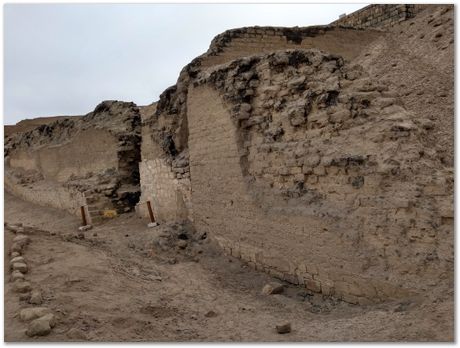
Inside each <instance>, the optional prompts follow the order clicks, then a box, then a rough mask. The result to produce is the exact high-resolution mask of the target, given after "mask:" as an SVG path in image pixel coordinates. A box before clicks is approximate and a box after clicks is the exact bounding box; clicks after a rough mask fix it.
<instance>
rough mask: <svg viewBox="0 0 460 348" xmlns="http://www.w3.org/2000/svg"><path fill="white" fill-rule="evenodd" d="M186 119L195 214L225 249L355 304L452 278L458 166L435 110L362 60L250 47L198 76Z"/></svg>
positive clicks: (198, 223)
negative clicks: (436, 139) (443, 146)
mask: <svg viewBox="0 0 460 348" xmlns="http://www.w3.org/2000/svg"><path fill="white" fill-rule="evenodd" d="M187 118H188V121H187V122H188V125H189V152H190V174H191V178H192V187H193V190H192V204H193V218H194V222H195V226H196V228H197V229H199V230H202V231H205V232H207V233H208V235H209V236H212V237H214V238H215V239H216V240H217V241H218V242H219V244H220V245H221V246H222V248H223V249H224V250H225V251H226V252H228V253H231V254H232V255H234V256H237V257H241V258H242V259H244V260H246V261H248V262H249V264H251V265H253V266H254V267H255V268H257V269H260V270H264V271H266V272H269V273H271V274H273V275H275V276H277V277H280V278H283V279H286V280H288V281H290V282H292V283H298V284H304V285H305V286H306V287H307V288H308V289H310V290H311V291H316V292H322V293H323V294H326V295H330V294H334V295H335V296H338V297H341V298H343V299H345V300H346V301H349V302H353V303H358V302H359V303H366V302H368V301H376V300H384V299H388V298H397V297H401V296H405V295H407V294H410V293H414V292H415V293H416V292H420V291H423V290H424V289H426V284H425V283H424V281H423V280H426V279H446V278H448V274H449V272H450V271H451V270H452V257H453V253H452V246H451V243H450V242H449V237H448V236H449V235H450V233H451V229H452V223H453V221H452V218H453V208H452V200H453V196H452V192H453V177H452V173H449V172H446V171H445V170H444V169H442V168H439V166H438V165H437V160H436V158H435V156H434V155H433V154H432V153H431V152H430V150H429V149H427V148H424V146H423V141H422V140H423V138H424V137H426V136H427V133H429V130H430V122H429V120H425V119H423V118H418V119H417V118H414V117H413V116H412V115H410V113H409V112H408V111H407V110H406V109H405V108H404V106H403V105H402V104H401V102H400V100H399V98H398V95H397V93H396V92H395V91H392V90H389V88H388V86H387V85H386V84H385V83H381V82H373V81H371V80H370V79H369V78H368V77H367V75H366V73H365V72H364V71H363V70H362V69H361V68H360V67H359V66H348V65H346V64H344V61H343V59H342V58H341V57H339V56H335V55H330V54H325V53H321V52H319V51H315V50H309V51H286V52H278V53H273V54H269V55H259V56H253V57H247V58H243V59H240V60H237V61H234V62H231V63H229V64H227V65H223V66H219V67H216V69H214V70H212V69H208V70H207V71H206V70H205V71H203V72H202V73H199V74H198V75H197V77H196V79H195V80H194V83H193V84H191V87H190V89H189V92H188V98H187ZM446 238H447V240H446Z"/></svg>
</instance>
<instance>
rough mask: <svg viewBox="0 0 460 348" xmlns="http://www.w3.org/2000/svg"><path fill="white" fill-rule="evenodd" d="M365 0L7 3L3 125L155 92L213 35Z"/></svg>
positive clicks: (331, 11)
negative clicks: (325, 0) (324, 0)
mask: <svg viewBox="0 0 460 348" xmlns="http://www.w3.org/2000/svg"><path fill="white" fill-rule="evenodd" d="M364 6H365V4H252V5H250V4H94V5H93V4H6V5H5V7H4V73H5V74H4V124H14V123H16V122H18V121H19V120H21V119H25V118H34V117H40V116H55V115H81V114H86V113H87V112H90V111H91V110H93V109H94V107H95V106H96V105H97V104H98V103H99V102H100V101H102V100H106V99H118V100H124V101H133V102H135V103H136V104H138V105H145V104H150V103H151V102H153V101H156V100H157V99H158V97H159V95H160V93H161V92H162V91H163V90H164V89H166V88H167V87H169V86H171V85H173V84H174V83H175V82H176V79H177V77H178V75H179V72H180V70H181V69H182V67H184V66H185V65H186V64H187V63H189V62H190V61H191V60H192V59H193V58H195V57H196V56H198V55H200V54H202V53H204V52H205V51H206V50H207V49H208V47H209V44H210V42H211V40H212V38H213V37H214V36H216V35H217V34H219V33H221V32H223V31H225V30H227V29H232V28H237V27H243V26H254V25H259V26H264V25H267V26H309V25H317V24H328V23H330V22H332V21H333V20H335V19H337V18H338V16H339V15H340V14H342V13H350V12H353V11H355V10H358V9H359V8H361V7H364Z"/></svg>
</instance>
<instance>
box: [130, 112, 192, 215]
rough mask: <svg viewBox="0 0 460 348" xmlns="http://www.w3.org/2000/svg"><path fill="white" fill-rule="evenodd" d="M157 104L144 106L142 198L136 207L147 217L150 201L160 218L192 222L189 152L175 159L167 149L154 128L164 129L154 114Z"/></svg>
mask: <svg viewBox="0 0 460 348" xmlns="http://www.w3.org/2000/svg"><path fill="white" fill-rule="evenodd" d="M156 107H157V106H156V104H152V105H150V106H147V107H143V108H141V116H142V124H143V126H142V138H143V142H142V147H141V150H142V151H141V152H142V161H141V163H139V169H140V180H141V197H140V200H139V204H138V205H137V207H136V210H137V212H138V214H139V215H140V216H143V217H145V218H148V217H149V212H148V208H147V204H146V202H147V201H150V202H151V204H152V209H153V212H154V215H155V219H156V220H157V221H159V222H163V223H168V222H183V221H190V220H191V219H192V217H191V211H192V210H191V191H190V187H191V183H190V170H189V165H188V151H187V150H185V151H182V152H181V153H180V154H175V156H174V158H173V156H171V154H168V153H166V152H165V151H164V149H163V147H162V146H161V142H160V141H159V139H158V136H157V135H158V133H157V132H156V131H155V129H156V128H157V127H159V128H162V126H159V125H158V118H157V116H156V115H155V113H156ZM152 124H153V126H152Z"/></svg>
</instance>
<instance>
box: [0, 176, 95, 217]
mask: <svg viewBox="0 0 460 348" xmlns="http://www.w3.org/2000/svg"><path fill="white" fill-rule="evenodd" d="M4 185H5V190H6V191H8V192H10V193H12V194H13V195H15V196H17V197H20V198H22V199H24V200H26V201H29V202H32V203H35V204H38V205H42V206H48V207H53V208H56V209H62V210H66V211H68V212H69V213H70V214H72V215H76V216H81V214H80V207H81V206H83V205H85V204H86V199H85V196H84V195H83V193H81V192H79V191H78V190H75V189H71V188H66V187H63V186H56V185H54V184H53V183H52V182H49V181H41V182H37V183H34V184H33V186H32V185H24V183H22V182H18V180H17V179H16V178H15V177H14V176H12V175H10V174H9V173H8V172H5V177H4Z"/></svg>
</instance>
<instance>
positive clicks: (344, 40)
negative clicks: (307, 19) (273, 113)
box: [199, 26, 381, 68]
mask: <svg viewBox="0 0 460 348" xmlns="http://www.w3.org/2000/svg"><path fill="white" fill-rule="evenodd" d="M380 35H381V34H380V33H379V32H373V31H367V32H362V31H358V30H350V29H344V28H338V27H334V26H314V27H301V28H299V27H294V28H282V27H247V28H239V29H233V30H228V31H226V32H224V33H222V34H220V35H218V36H216V37H215V38H214V39H213V41H212V42H211V45H210V48H209V50H208V51H207V52H206V53H205V54H204V55H203V56H201V57H199V59H200V60H201V67H203V68H205V67H211V66H213V65H216V64H222V63H226V62H230V61H231V60H233V59H237V58H241V57H245V56H249V55H251V54H260V53H268V52H273V51H277V50H285V49H296V48H300V49H309V48H317V49H320V50H324V51H327V52H330V53H335V54H340V55H342V56H343V57H344V58H345V59H352V58H353V57H355V56H356V55H357V54H359V52H360V51H361V50H362V49H364V48H365V47H366V46H367V45H369V43H370V42H372V41H373V40H375V39H376V38H377V37H379V36H380Z"/></svg>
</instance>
